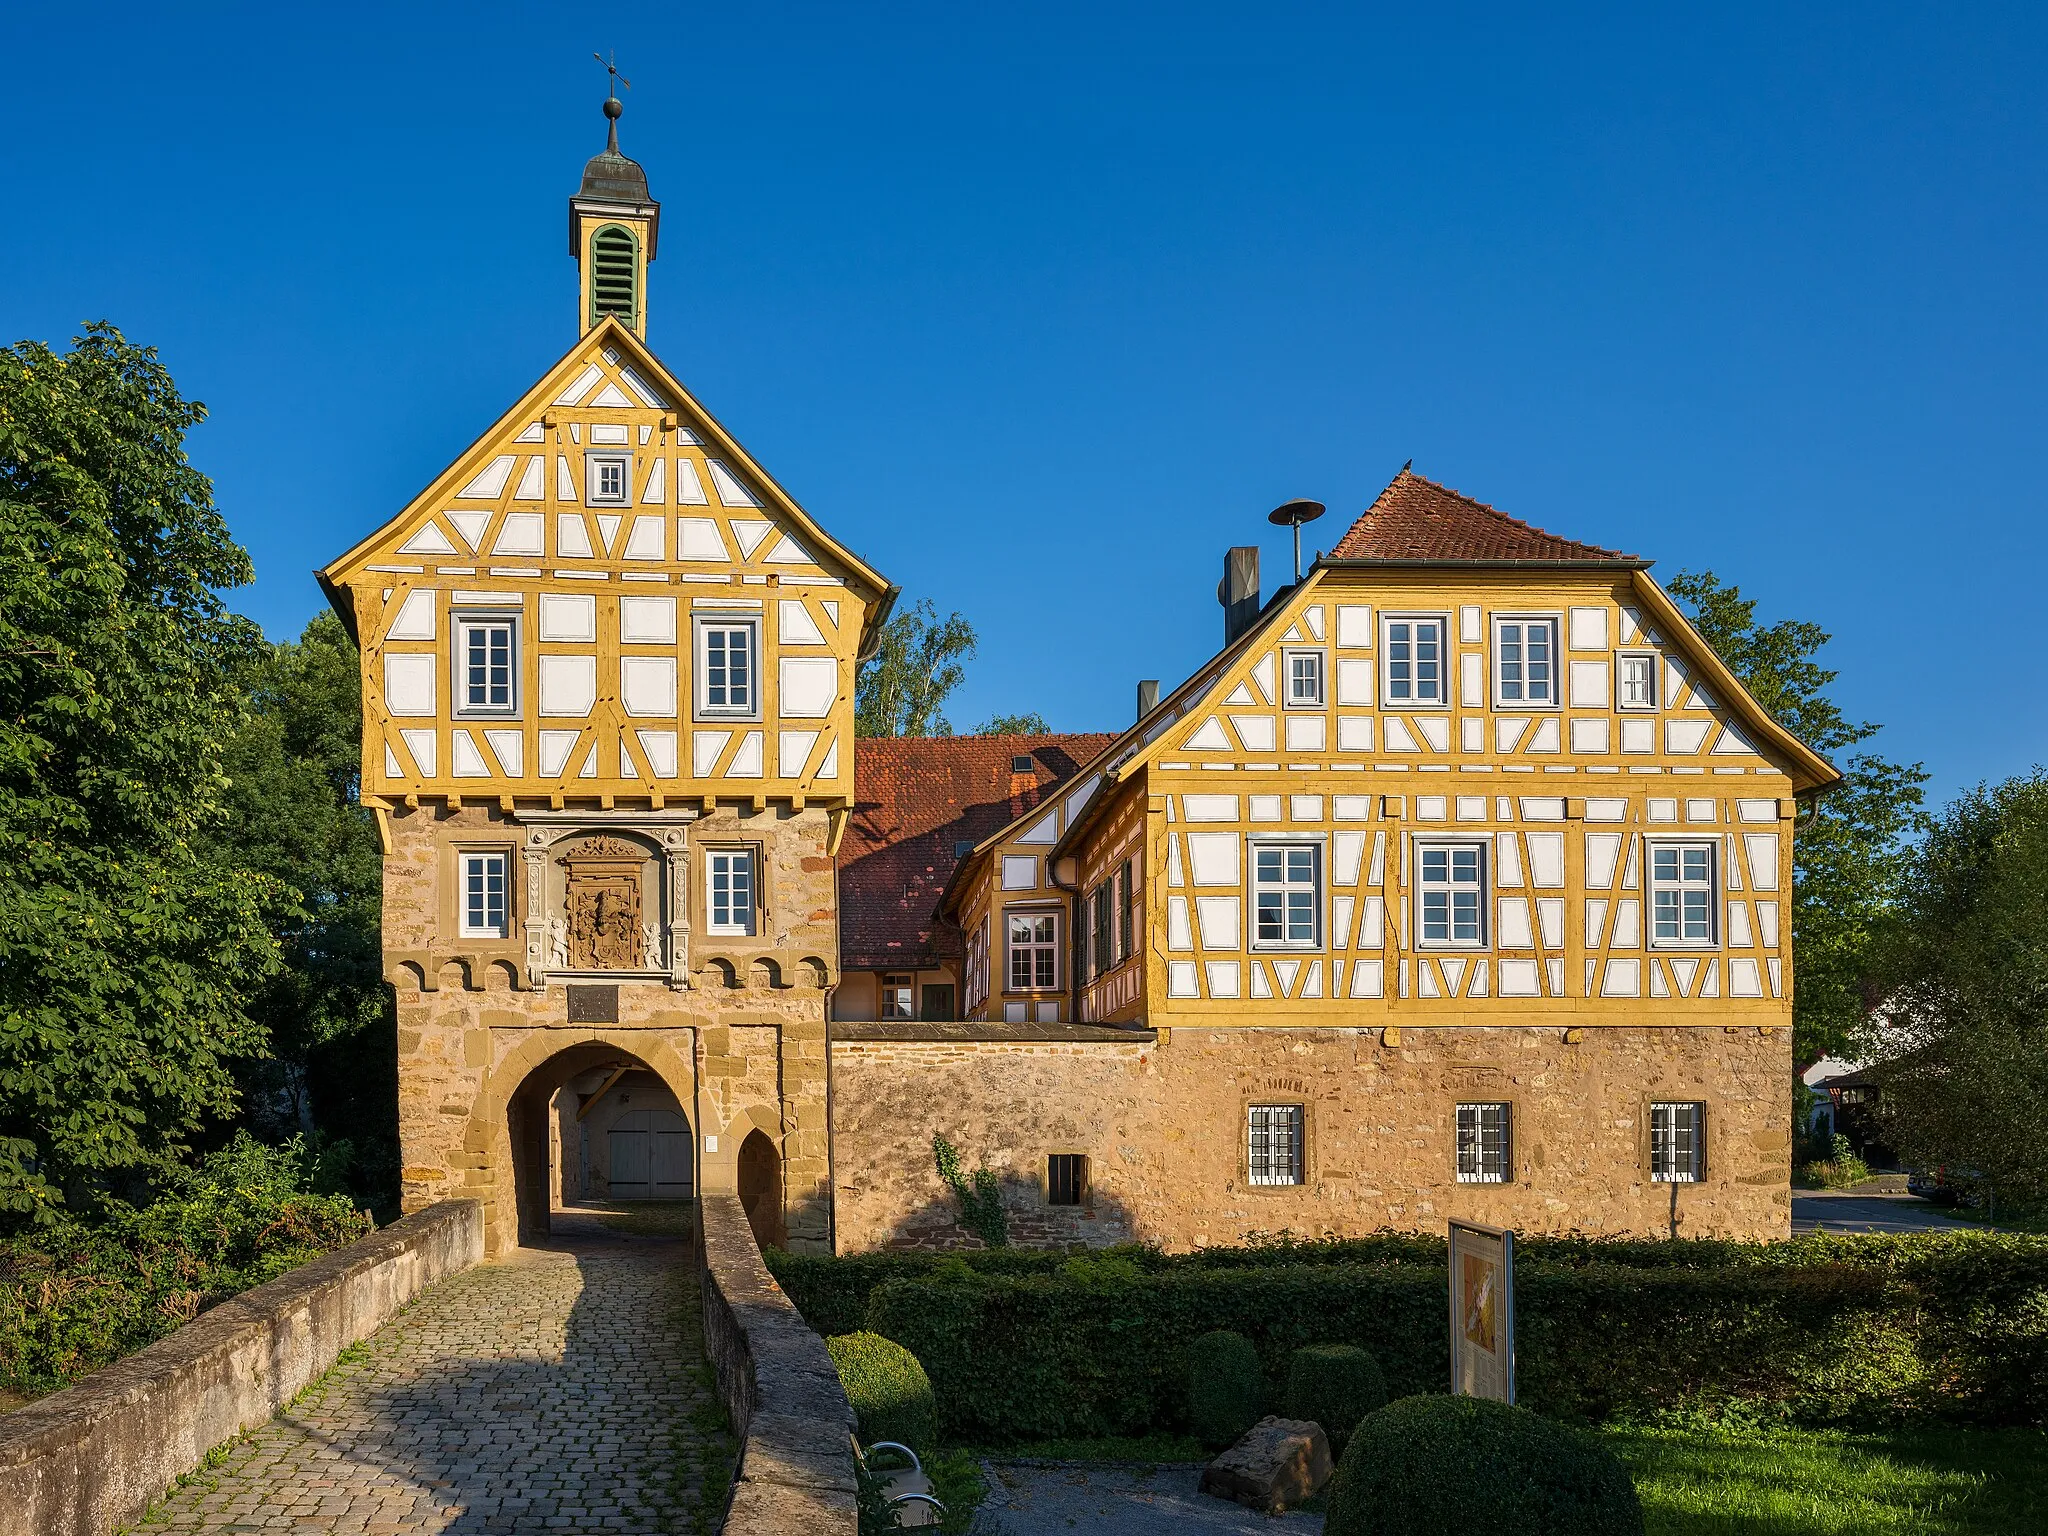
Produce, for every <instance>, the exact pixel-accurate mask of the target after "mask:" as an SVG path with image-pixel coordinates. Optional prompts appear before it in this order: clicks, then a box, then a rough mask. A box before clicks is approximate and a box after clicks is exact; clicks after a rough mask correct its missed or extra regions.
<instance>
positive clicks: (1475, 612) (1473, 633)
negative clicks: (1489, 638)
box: [1458, 603, 1486, 645]
mask: <svg viewBox="0 0 2048 1536" xmlns="http://www.w3.org/2000/svg"><path fill="white" fill-rule="evenodd" d="M1458 638H1459V639H1460V640H1462V641H1464V642H1465V643H1466V644H1467V645H1476V644H1478V643H1479V642H1480V641H1481V640H1483V639H1485V638H1486V629H1485V625H1484V623H1483V621H1482V619H1481V616H1480V612H1479V605H1478V604H1477V603H1467V604H1466V605H1465V606H1464V607H1462V608H1460V609H1459V610H1458Z"/></svg>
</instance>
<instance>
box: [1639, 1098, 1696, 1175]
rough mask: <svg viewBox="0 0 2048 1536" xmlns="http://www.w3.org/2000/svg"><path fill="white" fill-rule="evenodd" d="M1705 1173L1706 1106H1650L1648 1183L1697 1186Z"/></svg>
mask: <svg viewBox="0 0 2048 1536" xmlns="http://www.w3.org/2000/svg"><path fill="white" fill-rule="evenodd" d="M1706 1171H1707V1106H1706V1105H1704V1104H1698V1103H1692V1104H1686V1103H1678V1104H1652V1105H1651V1106H1650V1180H1651V1182H1652V1183H1656V1184H1697V1183H1699V1181H1700V1180H1701V1179H1702V1178H1703V1177H1705V1175H1706Z"/></svg>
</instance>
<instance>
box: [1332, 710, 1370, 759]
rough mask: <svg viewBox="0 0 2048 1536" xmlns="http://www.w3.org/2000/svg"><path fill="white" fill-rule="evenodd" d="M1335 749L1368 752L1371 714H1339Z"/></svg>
mask: <svg viewBox="0 0 2048 1536" xmlns="http://www.w3.org/2000/svg"><path fill="white" fill-rule="evenodd" d="M1337 750H1338V751H1339V752H1370V751H1371V750H1372V716H1371V715H1339V716H1338V717H1337Z"/></svg>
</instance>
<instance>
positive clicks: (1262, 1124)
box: [1244, 1103, 1308, 1188]
mask: <svg viewBox="0 0 2048 1536" xmlns="http://www.w3.org/2000/svg"><path fill="white" fill-rule="evenodd" d="M1276 1133H1277V1134H1278V1135H1280V1136H1282V1137H1284V1138H1285V1139H1284V1140H1283V1141H1282V1142H1281V1143H1280V1144H1279V1145H1277V1146H1276V1145H1275V1143H1274V1136H1275V1135H1276ZM1262 1143H1263V1145H1262ZM1307 1143H1308V1107H1307V1106H1306V1105H1304V1104H1298V1103H1292V1104H1248V1105H1246V1106H1245V1115H1244V1167H1245V1181H1246V1182H1247V1183H1250V1184H1255V1185H1258V1186H1260V1187H1262V1188H1296V1187H1299V1186H1300V1185H1303V1184H1305V1183H1307V1182H1308V1146H1307Z"/></svg>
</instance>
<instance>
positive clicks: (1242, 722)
mask: <svg viewBox="0 0 2048 1536" xmlns="http://www.w3.org/2000/svg"><path fill="white" fill-rule="evenodd" d="M1230 723H1231V725H1232V727H1233V728H1234V729H1235V730H1236V731H1237V739H1238V740H1239V741H1240V742H1242V743H1243V744H1244V749H1245V751H1247V752H1271V751H1272V750H1273V746H1274V733H1273V717H1272V716H1271V715H1232V716H1231V717H1230Z"/></svg>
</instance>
